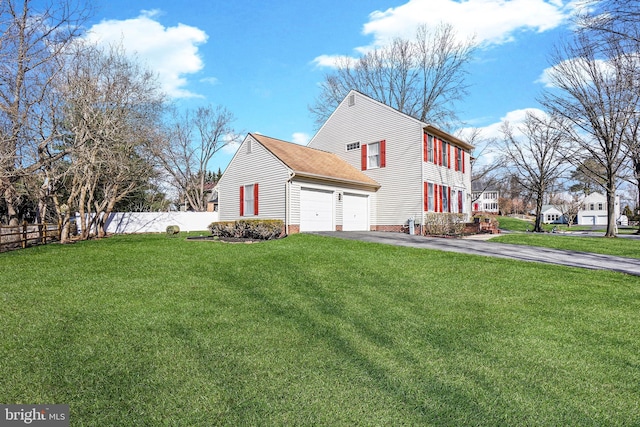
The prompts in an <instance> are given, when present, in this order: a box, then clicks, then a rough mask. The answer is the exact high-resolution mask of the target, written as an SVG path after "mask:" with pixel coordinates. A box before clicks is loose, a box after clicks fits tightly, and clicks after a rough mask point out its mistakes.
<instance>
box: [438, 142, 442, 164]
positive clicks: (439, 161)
mask: <svg viewBox="0 0 640 427" xmlns="http://www.w3.org/2000/svg"><path fill="white" fill-rule="evenodd" d="M438 166H442V140H441V139H439V140H438Z"/></svg>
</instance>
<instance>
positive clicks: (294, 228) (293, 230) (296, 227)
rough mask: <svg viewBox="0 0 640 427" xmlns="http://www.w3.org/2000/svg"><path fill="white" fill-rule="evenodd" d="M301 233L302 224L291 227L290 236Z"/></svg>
mask: <svg viewBox="0 0 640 427" xmlns="http://www.w3.org/2000/svg"><path fill="white" fill-rule="evenodd" d="M299 232H300V224H295V225H293V224H291V225H289V234H297V233H299Z"/></svg>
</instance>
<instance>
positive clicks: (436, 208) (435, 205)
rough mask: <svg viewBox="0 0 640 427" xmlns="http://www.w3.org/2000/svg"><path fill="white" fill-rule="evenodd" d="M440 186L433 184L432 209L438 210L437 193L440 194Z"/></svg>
mask: <svg viewBox="0 0 640 427" xmlns="http://www.w3.org/2000/svg"><path fill="white" fill-rule="evenodd" d="M439 188H440V186H439V185H438V184H433V205H434V206H433V211H434V212H440V201H439V200H438V199H439V197H438V195H439V194H440V190H439Z"/></svg>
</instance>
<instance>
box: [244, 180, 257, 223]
mask: <svg viewBox="0 0 640 427" xmlns="http://www.w3.org/2000/svg"><path fill="white" fill-rule="evenodd" d="M254 195H255V193H254V184H249V185H245V186H244V200H243V203H244V216H255V214H256V213H255V211H254V210H253V207H254V204H253V201H254Z"/></svg>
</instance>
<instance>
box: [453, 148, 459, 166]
mask: <svg viewBox="0 0 640 427" xmlns="http://www.w3.org/2000/svg"><path fill="white" fill-rule="evenodd" d="M453 152H454V153H456V158H455V159H454V160H453V163H454V165H453V167H454V170H455V171H456V172H457V171H458V161H459V159H460V149H459V148H458V147H455V148H454V149H453Z"/></svg>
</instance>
